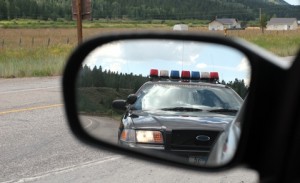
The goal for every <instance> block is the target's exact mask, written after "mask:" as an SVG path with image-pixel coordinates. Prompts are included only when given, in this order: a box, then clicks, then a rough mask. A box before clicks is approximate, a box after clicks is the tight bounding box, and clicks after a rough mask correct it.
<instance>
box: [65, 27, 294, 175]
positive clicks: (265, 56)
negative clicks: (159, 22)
mask: <svg viewBox="0 0 300 183" xmlns="http://www.w3.org/2000/svg"><path fill="white" fill-rule="evenodd" d="M126 39H170V40H171V39H176V40H185V41H201V42H209V43H216V44H222V45H226V46H229V47H233V48H235V49H238V50H239V51H241V52H242V53H244V54H245V55H246V56H247V57H248V59H249V61H250V65H251V70H252V74H251V83H250V90H249V93H248V96H247V99H248V102H247V104H246V106H244V109H243V110H244V111H245V115H244V116H243V117H242V119H243V125H242V130H243V133H242V135H241V138H240V141H239V145H238V148H237V152H236V155H235V156H234V158H233V159H232V161H230V162H229V163H228V164H226V165H223V166H219V167H205V168H203V167H196V166H192V165H187V164H181V163H178V162H173V161H170V160H166V159H163V158H161V157H153V156H150V155H148V154H145V153H144V154H142V153H139V152H137V151H130V150H127V149H124V148H120V147H117V146H114V145H111V144H108V143H105V142H103V141H101V140H98V139H95V138H94V137H92V136H90V135H89V134H87V133H86V132H85V131H84V130H83V128H82V125H81V124H80V121H79V119H78V115H77V109H76V93H75V87H76V78H77V74H78V71H79V69H80V67H81V64H82V62H83V60H84V59H85V57H86V56H87V55H88V54H89V53H90V51H91V50H93V49H95V48H96V47H98V46H101V45H103V44H106V43H109V42H111V41H116V40H126ZM288 68H289V65H288V64H284V63H283V62H282V61H281V60H280V59H279V58H278V57H276V56H274V55H272V54H270V53H268V52H266V51H264V50H262V49H260V48H258V47H256V46H254V45H252V44H248V43H245V42H244V41H241V40H239V39H234V38H226V37H221V36H217V35H199V34H188V33H178V32H177V33H174V32H157V33H155V32H141V33H137V32H134V33H122V34H114V35H106V36H99V37H95V38H93V39H90V40H87V41H85V42H84V43H82V44H81V45H79V46H78V47H77V48H76V49H75V50H74V52H73V53H72V54H71V56H70V57H69V60H68V62H67V65H66V67H65V70H64V75H63V96H64V102H65V109H66V114H67V118H68V123H69V126H70V128H71V130H72V132H73V134H74V135H75V136H76V137H77V138H78V139H79V140H81V141H83V142H85V143H87V144H89V145H92V146H97V147H99V148H102V149H106V150H109V151H113V152H116V153H121V154H125V155H129V156H134V157H137V158H142V159H147V160H150V161H153V162H158V163H164V164H169V165H172V166H178V167H184V168H187V169H192V170H199V169H201V170H206V171H216V170H223V169H227V168H230V167H234V166H237V165H246V166H249V167H251V168H253V169H256V170H263V169H264V161H265V160H264V159H263V157H264V154H261V153H260V152H262V150H265V148H266V147H265V144H266V143H268V139H269V138H272V136H270V137H267V138H265V137H264V133H265V130H272V127H271V129H270V126H269V125H268V124H266V121H272V122H273V123H274V126H275V127H277V126H276V124H277V123H276V122H277V120H278V119H277V118H276V115H274V114H278V110H280V109H279V108H277V107H276V106H280V103H282V102H283V99H278V96H282V93H283V87H280V88H278V89H276V90H274V88H275V87H274V86H276V85H277V84H278V83H282V84H284V81H285V79H286V75H287V74H286V73H287V70H288ZM135 100H136V98H135ZM127 102H128V101H127ZM130 102H132V100H130ZM117 103H118V104H117V106H119V107H120V106H122V105H123V101H122V102H120V101H119V102H117ZM121 103H122V104H121ZM128 103H129V102H128ZM133 103H134V102H133ZM266 106H273V107H272V108H266ZM275 127H274V128H275ZM273 135H275V134H273ZM268 148H271V149H272V148H274V147H273V146H268ZM273 156H274V158H276V155H275V154H274V155H273ZM270 171H272V170H270Z"/></svg>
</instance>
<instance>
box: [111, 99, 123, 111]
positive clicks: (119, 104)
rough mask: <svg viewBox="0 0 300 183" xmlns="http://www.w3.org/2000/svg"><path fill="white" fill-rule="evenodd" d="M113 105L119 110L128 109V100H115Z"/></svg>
mask: <svg viewBox="0 0 300 183" xmlns="http://www.w3.org/2000/svg"><path fill="white" fill-rule="evenodd" d="M112 107H113V108H115V109H119V110H126V100H114V101H113V102H112Z"/></svg>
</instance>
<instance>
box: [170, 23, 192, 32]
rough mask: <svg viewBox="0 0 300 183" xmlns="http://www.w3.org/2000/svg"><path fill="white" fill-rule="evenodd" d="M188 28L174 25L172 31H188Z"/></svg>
mask: <svg viewBox="0 0 300 183" xmlns="http://www.w3.org/2000/svg"><path fill="white" fill-rule="evenodd" d="M188 30H189V27H188V26H187V25H185V24H176V25H174V26H173V31H188Z"/></svg>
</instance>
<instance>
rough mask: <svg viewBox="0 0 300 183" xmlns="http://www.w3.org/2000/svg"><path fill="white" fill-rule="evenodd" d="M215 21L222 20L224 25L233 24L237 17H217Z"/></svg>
mask: <svg viewBox="0 0 300 183" xmlns="http://www.w3.org/2000/svg"><path fill="white" fill-rule="evenodd" d="M214 21H217V22H220V23H221V24H223V25H232V24H235V23H237V20H236V19H235V18H217V19H215V20H214Z"/></svg>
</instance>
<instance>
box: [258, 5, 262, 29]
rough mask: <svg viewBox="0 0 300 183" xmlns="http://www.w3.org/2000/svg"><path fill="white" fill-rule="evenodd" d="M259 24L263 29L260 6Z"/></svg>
mask: <svg viewBox="0 0 300 183" xmlns="http://www.w3.org/2000/svg"><path fill="white" fill-rule="evenodd" d="M259 25H260V29H262V22H261V8H259Z"/></svg>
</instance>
